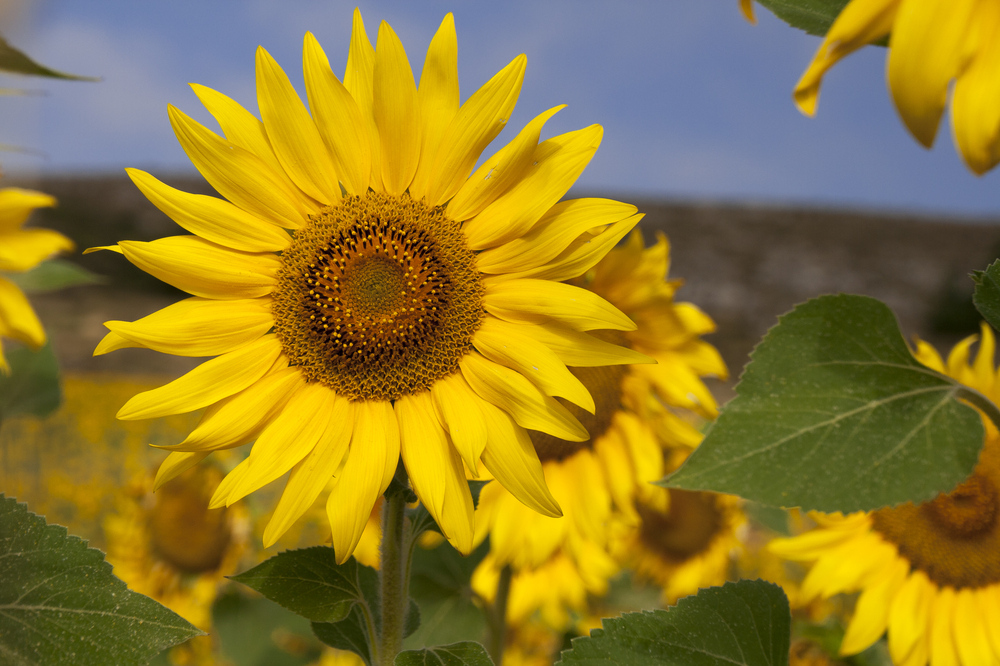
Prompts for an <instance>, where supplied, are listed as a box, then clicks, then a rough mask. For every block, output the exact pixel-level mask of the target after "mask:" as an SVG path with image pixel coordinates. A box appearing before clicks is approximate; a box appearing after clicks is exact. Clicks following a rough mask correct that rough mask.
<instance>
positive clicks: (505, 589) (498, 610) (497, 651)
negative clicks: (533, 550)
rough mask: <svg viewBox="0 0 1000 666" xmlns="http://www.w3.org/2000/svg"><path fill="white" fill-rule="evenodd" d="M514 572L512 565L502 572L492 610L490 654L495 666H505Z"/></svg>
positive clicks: (505, 567)
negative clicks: (509, 605)
mask: <svg viewBox="0 0 1000 666" xmlns="http://www.w3.org/2000/svg"><path fill="white" fill-rule="evenodd" d="M513 575H514V571H513V570H512V569H511V568H510V565H509V564H508V565H506V566H504V568H503V569H501V570H500V578H499V579H498V580H497V595H496V597H494V599H493V607H492V608H491V609H490V622H489V629H490V635H489V653H490V657H492V658H493V663H494V664H495V666H502V665H503V648H504V644H505V643H506V642H507V600H508V599H509V598H510V581H511V578H513Z"/></svg>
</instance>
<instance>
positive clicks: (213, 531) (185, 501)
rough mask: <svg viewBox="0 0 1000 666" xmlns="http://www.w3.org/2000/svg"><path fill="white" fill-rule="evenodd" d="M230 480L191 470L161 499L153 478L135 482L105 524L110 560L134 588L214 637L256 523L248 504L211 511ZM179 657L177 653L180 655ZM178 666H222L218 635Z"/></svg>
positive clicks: (203, 639)
mask: <svg viewBox="0 0 1000 666" xmlns="http://www.w3.org/2000/svg"><path fill="white" fill-rule="evenodd" d="M222 477H223V474H222V472H220V471H219V470H217V469H216V468H215V467H212V466H209V465H206V466H203V467H199V468H195V469H191V470H188V471H187V472H186V473H184V474H182V475H180V476H178V477H176V478H174V479H173V480H172V481H171V482H170V483H166V484H164V485H163V486H161V487H160V488H159V490H158V491H157V492H156V494H153V475H152V474H145V475H143V476H142V477H141V478H139V479H135V480H133V481H132V482H131V483H130V484H129V485H128V486H126V487H125V489H124V491H123V492H121V493H119V495H118V502H117V504H118V507H117V511H116V512H115V513H112V514H110V515H108V516H107V517H106V518H105V520H104V532H105V538H106V540H107V559H108V562H110V563H111V565H112V566H113V567H114V574H115V575H116V576H118V577H119V578H121V579H122V580H123V581H125V583H126V584H127V585H128V586H129V589H131V590H134V591H136V592H139V593H141V594H145V595H146V596H148V597H152V598H153V599H155V600H156V601H158V602H160V603H161V604H163V605H164V606H166V607H167V608H169V609H170V610H172V611H174V612H175V613H177V614H178V615H180V616H181V617H183V618H184V619H185V620H187V621H188V622H190V623H192V624H193V625H195V626H196V627H198V628H199V629H202V630H204V631H210V630H211V627H212V604H213V603H214V602H215V599H216V597H217V596H218V592H219V589H220V587H221V586H222V585H223V584H225V583H226V576H228V575H230V574H234V573H236V571H237V568H238V566H239V563H240V560H241V558H242V557H243V555H244V553H245V552H246V550H247V544H248V543H249V536H250V518H249V515H248V514H247V511H246V509H244V508H243V507H242V506H241V505H237V506H233V507H230V508H222V509H209V508H208V500H209V498H210V497H211V494H212V491H214V490H215V487H216V486H218V484H219V482H220V481H221V480H222ZM174 652H177V654H174ZM171 659H172V661H174V663H198V664H212V663H215V661H214V657H213V649H212V638H211V637H210V636H199V637H196V638H194V639H192V640H191V641H189V642H187V643H185V644H184V645H182V646H179V647H177V648H174V650H173V651H172V654H171Z"/></svg>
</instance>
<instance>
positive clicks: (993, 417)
mask: <svg viewBox="0 0 1000 666" xmlns="http://www.w3.org/2000/svg"><path fill="white" fill-rule="evenodd" d="M955 388H956V391H955V397H956V398H959V399H961V400H965V401H966V402H968V403H971V404H972V405H974V406H976V407H978V408H979V409H981V410H982V412H983V413H984V414H986V416H987V418H989V420H990V421H993V424H994V425H995V426H996V427H997V428H1000V408H997V406H996V405H994V404H993V401H992V400H990V399H989V398H987V397H986V396H985V395H983V394H982V393H980V392H979V391H976V390H975V389H971V388H969V387H968V386H957V387H955Z"/></svg>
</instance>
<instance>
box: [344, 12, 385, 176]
mask: <svg viewBox="0 0 1000 666" xmlns="http://www.w3.org/2000/svg"><path fill="white" fill-rule="evenodd" d="M374 69H375V49H373V48H372V44H371V42H370V41H368V35H367V34H366V33H365V24H364V21H362V20H361V10H359V9H357V8H355V9H354V26H353V28H352V30H351V47H350V50H349V51H348V52H347V69H346V70H345V71H344V87H345V88H347V90H348V92H350V93H351V97H353V98H354V101H355V102H356V103H357V105H358V109H359V110H360V111H361V117H362V118H364V120H365V123H366V124H367V125H368V139H369V141H371V145H370V150H369V152H370V153H371V169H372V170H371V176H370V177H369V179H368V181H369V186H370V187H371V188H372V189H374V190H375V191H376V192H381V191H382V165H381V159H382V157H381V152H382V149H381V148H380V146H379V137H378V128H377V127H376V126H375V113H374V108H373V107H374V90H373V88H372V83H373V81H372V79H373V76H374Z"/></svg>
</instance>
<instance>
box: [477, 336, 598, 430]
mask: <svg viewBox="0 0 1000 666" xmlns="http://www.w3.org/2000/svg"><path fill="white" fill-rule="evenodd" d="M460 367H461V369H462V375H463V376H464V377H465V380H466V381H467V382H469V386H471V387H472V390H473V391H475V392H476V393H477V394H478V395H479V397H481V398H482V399H483V400H485V401H487V402H489V403H490V404H492V405H496V406H497V407H500V408H501V409H503V410H504V411H505V412H507V413H508V414H510V415H511V416H512V417H513V418H514V420H515V421H517V423H518V425H520V426H521V427H523V428H531V429H532V430H540V431H542V432H546V433H548V434H550V435H552V436H553V437H560V438H562V439H567V440H569V441H571V442H585V441H587V440H588V439H590V435H589V434H588V433H587V430H586V428H584V427H583V425H581V424H580V422H579V421H578V420H577V419H576V417H575V416H573V415H572V414H570V412H569V410H567V409H566V408H565V407H563V406H562V405H561V404H559V402H558V401H556V400H555V399H554V398H550V397H549V396H547V395H545V394H544V393H542V392H541V391H540V390H538V389H537V388H535V385H534V384H532V383H531V382H529V381H528V380H527V379H525V378H524V377H523V376H522V375H521V373H519V372H517V371H515V370H511V369H510V368H505V367H504V366H502V365H499V364H497V363H494V362H493V361H490V360H488V359H486V358H483V357H482V356H480V355H479V354H478V353H475V352H473V353H470V354H466V355H465V356H464V357H463V358H462V361H461V362H460Z"/></svg>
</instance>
